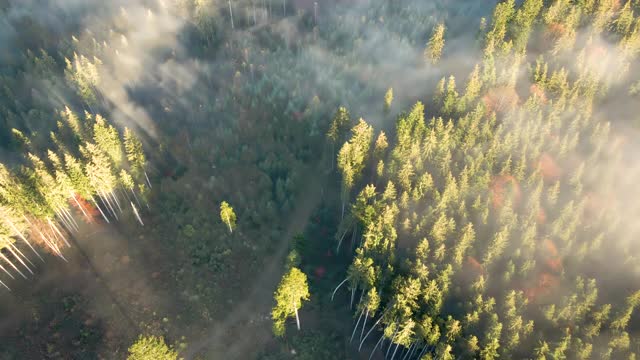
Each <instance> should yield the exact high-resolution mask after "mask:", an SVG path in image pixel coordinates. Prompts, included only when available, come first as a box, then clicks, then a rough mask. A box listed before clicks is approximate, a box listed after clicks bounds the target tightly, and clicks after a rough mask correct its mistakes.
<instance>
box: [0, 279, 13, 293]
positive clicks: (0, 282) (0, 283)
mask: <svg viewBox="0 0 640 360" xmlns="http://www.w3.org/2000/svg"><path fill="white" fill-rule="evenodd" d="M0 285H2V286H4V287H6V288H7V290H9V291H11V289H9V287H8V286H7V285H5V283H3V282H2V280H0Z"/></svg>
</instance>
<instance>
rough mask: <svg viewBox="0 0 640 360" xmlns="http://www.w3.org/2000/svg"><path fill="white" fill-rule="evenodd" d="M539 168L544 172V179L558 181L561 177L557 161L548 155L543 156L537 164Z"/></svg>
mask: <svg viewBox="0 0 640 360" xmlns="http://www.w3.org/2000/svg"><path fill="white" fill-rule="evenodd" d="M537 166H538V168H539V169H540V171H541V172H542V177H543V178H544V179H545V180H547V181H551V180H556V179H558V178H559V177H560V173H561V171H560V167H559V166H558V164H557V163H556V161H555V160H554V159H553V158H552V157H551V156H550V155H549V154H547V153H544V154H542V156H540V159H539V160H538V164H537Z"/></svg>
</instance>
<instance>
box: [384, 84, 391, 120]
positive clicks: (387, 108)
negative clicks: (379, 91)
mask: <svg viewBox="0 0 640 360" xmlns="http://www.w3.org/2000/svg"><path fill="white" fill-rule="evenodd" d="M392 103H393V88H389V90H387V92H386V93H385V94H384V113H385V114H389V111H391V104H392Z"/></svg>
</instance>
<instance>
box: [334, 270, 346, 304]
mask: <svg viewBox="0 0 640 360" xmlns="http://www.w3.org/2000/svg"><path fill="white" fill-rule="evenodd" d="M347 280H349V277H348V276H347V278H346V279H344V280H342V282H341V283H340V284H338V286H336V289H335V290H333V293H332V294H331V301H333V297H334V296H335V295H336V291H338V289H339V288H340V286H342V285H344V283H346V282H347Z"/></svg>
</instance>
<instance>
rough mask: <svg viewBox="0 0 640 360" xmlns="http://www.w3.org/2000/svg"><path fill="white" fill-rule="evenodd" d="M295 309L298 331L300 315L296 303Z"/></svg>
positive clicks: (294, 304)
mask: <svg viewBox="0 0 640 360" xmlns="http://www.w3.org/2000/svg"><path fill="white" fill-rule="evenodd" d="M293 310H294V311H295V312H296V325H298V331H299V330H300V316H298V307H297V306H296V303H295V302H294V303H293Z"/></svg>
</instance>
